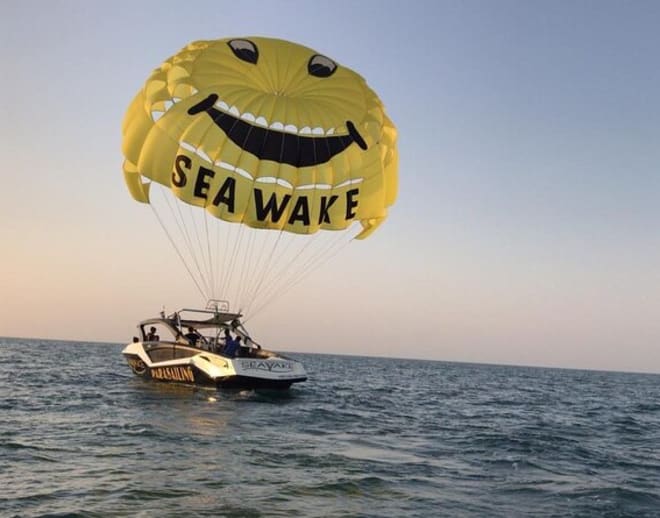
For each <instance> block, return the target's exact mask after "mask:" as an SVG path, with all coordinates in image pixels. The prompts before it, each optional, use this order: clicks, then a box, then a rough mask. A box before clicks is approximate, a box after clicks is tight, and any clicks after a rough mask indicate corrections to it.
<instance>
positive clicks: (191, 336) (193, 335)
mask: <svg viewBox="0 0 660 518" xmlns="http://www.w3.org/2000/svg"><path fill="white" fill-rule="evenodd" d="M184 336H185V337H186V340H188V341H189V342H190V345H196V344H197V342H198V341H199V339H200V338H201V336H200V335H199V333H198V332H197V331H195V328H194V327H188V332H187V333H186V334H185V335H184Z"/></svg>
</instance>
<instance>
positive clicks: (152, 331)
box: [147, 327, 160, 342]
mask: <svg viewBox="0 0 660 518" xmlns="http://www.w3.org/2000/svg"><path fill="white" fill-rule="evenodd" d="M159 340H160V336H158V335H157V334H156V328H155V327H151V328H150V329H149V334H148V335H147V342H158V341H159Z"/></svg>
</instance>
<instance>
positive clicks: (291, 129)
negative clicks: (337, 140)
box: [151, 88, 336, 136]
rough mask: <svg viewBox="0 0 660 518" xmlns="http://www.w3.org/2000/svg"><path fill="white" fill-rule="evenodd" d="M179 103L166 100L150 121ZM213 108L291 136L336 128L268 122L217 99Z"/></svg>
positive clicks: (325, 132) (329, 132)
mask: <svg viewBox="0 0 660 518" xmlns="http://www.w3.org/2000/svg"><path fill="white" fill-rule="evenodd" d="M196 93H197V90H196V89H195V88H193V89H192V94H191V95H195V94H196ZM179 102H181V98H180V97H172V99H168V100H167V101H164V102H163V109H159V110H153V109H152V110H151V118H152V120H153V121H154V122H156V121H158V119H160V118H161V117H162V116H163V115H165V114H166V113H167V112H168V111H169V110H170V108H172V106H174V105H175V104H177V103H179ZM213 106H214V107H215V108H217V109H218V110H220V111H222V112H225V113H228V114H230V115H232V116H233V117H236V118H237V119H242V120H244V121H247V122H249V123H252V124H255V125H257V126H261V127H262V128H270V129H272V130H275V131H284V132H286V133H291V134H292V135H315V136H323V135H328V136H330V135H334V134H335V131H336V128H328V129H325V128H322V127H320V126H317V127H315V128H313V129H312V128H311V127H310V126H303V127H302V128H298V126H296V125H295V124H290V123H284V122H280V121H274V122H268V119H267V118H266V117H264V116H263V115H255V114H253V113H250V112H245V113H241V111H240V110H239V109H238V107H237V106H235V105H232V106H229V105H228V104H227V103H226V102H225V101H221V100H220V99H218V100H217V101H216V102H215V103H214V104H213Z"/></svg>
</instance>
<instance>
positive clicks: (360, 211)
mask: <svg viewBox="0 0 660 518" xmlns="http://www.w3.org/2000/svg"><path fill="white" fill-rule="evenodd" d="M122 151H123V154H124V164H123V171H124V178H125V181H126V185H127V186H128V190H129V192H130V194H131V195H132V196H133V198H134V199H136V200H137V201H140V202H143V203H148V204H149V205H150V206H151V207H152V209H153V211H154V213H155V214H156V217H157V219H158V221H159V222H160V223H161V225H162V226H163V228H164V230H165V232H166V234H167V235H168V237H169V239H170V241H171V242H172V244H173V246H174V248H175V250H176V252H177V253H178V255H179V257H180V258H181V260H182V261H183V263H184V265H185V267H186V269H187V270H188V273H189V274H190V275H191V277H192V279H193V281H194V283H195V285H196V286H197V288H198V290H199V291H200V293H201V294H202V295H203V296H204V297H205V298H207V299H212V298H224V299H230V300H232V301H233V302H235V303H236V304H238V305H239V306H240V307H241V308H242V309H243V310H244V311H247V310H248V308H250V307H255V306H257V307H261V306H263V305H264V304H265V303H266V302H267V301H270V300H272V299H273V298H275V297H276V296H278V295H279V294H281V293H283V292H284V291H285V290H286V289H288V288H289V287H290V286H291V285H293V284H295V283H296V282H298V281H299V280H300V279H301V278H303V277H304V276H305V275H306V274H307V273H308V272H309V271H311V270H312V269H314V268H315V267H317V266H318V265H319V264H321V263H323V261H325V260H327V259H328V258H329V257H332V255H333V254H334V253H336V251H337V249H338V248H341V247H342V246H344V245H345V244H346V243H347V242H349V241H350V240H351V239H354V238H355V239H364V238H366V237H367V236H369V235H370V234H371V233H372V232H373V231H374V230H375V229H376V228H377V227H378V226H379V225H380V224H381V223H382V222H383V220H384V219H385V218H386V215H387V209H388V207H389V206H391V205H392V204H393V203H394V201H395V198H396V193H397V163H398V155H397V149H396V128H395V126H394V124H393V123H392V121H391V120H390V119H389V118H388V117H387V115H386V114H385V111H384V108H383V104H382V103H381V101H380V99H379V98H378V96H377V95H376V93H375V92H374V91H373V90H371V89H370V88H369V86H368V85H367V83H366V82H365V80H364V79H363V78H362V77H361V76H360V75H359V74H357V73H356V72H354V71H352V70H350V69H349V68H346V67H344V66H341V65H340V64H338V63H337V62H336V61H334V60H332V59H331V58H329V57H326V56H324V55H322V54H319V53H317V52H315V51H314V50H312V49H309V48H307V47H304V46H302V45H298V44H295V43H291V42H288V41H284V40H278V39H271V38H262V37H247V38H233V39H232V38H228V39H220V40H212V41H197V42H193V43H191V44H189V45H188V46H186V47H185V48H183V49H182V50H181V51H180V52H178V53H177V54H175V55H174V56H172V57H171V58H169V59H167V60H166V61H165V62H164V63H163V64H162V65H160V67H158V68H157V69H155V70H154V71H153V72H152V73H151V75H150V76H149V78H148V79H147V81H146V82H145V84H144V86H143V87H142V89H141V90H140V91H139V92H138V93H137V95H136V96H135V98H134V99H133V102H132V103H131V105H130V106H129V108H128V111H127V113H126V116H125V119H124V123H123V142H122Z"/></svg>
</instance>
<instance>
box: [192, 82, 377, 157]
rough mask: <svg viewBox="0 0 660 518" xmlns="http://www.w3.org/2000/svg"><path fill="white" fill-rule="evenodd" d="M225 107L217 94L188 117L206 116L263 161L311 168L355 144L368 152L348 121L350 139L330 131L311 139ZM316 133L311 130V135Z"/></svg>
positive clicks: (193, 110) (199, 104)
mask: <svg viewBox="0 0 660 518" xmlns="http://www.w3.org/2000/svg"><path fill="white" fill-rule="evenodd" d="M225 106H226V105H225V104H224V103H221V102H219V97H218V96H217V95H216V94H211V95H209V96H208V97H207V98H206V99H204V100H203V101H201V102H199V103H197V104H196V105H194V106H193V107H191V108H189V109H188V114H189V115H197V114H199V113H202V112H206V113H207V114H208V115H209V117H211V119H212V120H213V122H215V124H216V125H217V126H218V127H219V128H220V129H221V130H222V131H224V132H225V134H226V135H227V137H229V139H230V140H231V141H232V142H233V143H234V144H236V145H237V146H239V147H240V148H241V149H243V150H244V151H247V152H248V153H251V154H253V155H254V156H256V157H257V158H259V159H261V160H272V161H274V162H279V163H282V164H289V165H292V166H294V167H309V166H314V165H318V164H324V163H325V162H328V161H329V160H330V159H331V158H332V157H334V156H335V155H338V154H339V153H341V152H342V151H344V150H345V149H346V148H347V147H348V146H350V145H351V144H352V143H353V142H355V143H356V144H357V145H358V146H359V147H360V148H361V149H363V150H366V149H367V143H366V142H365V141H364V139H363V138H362V136H361V135H360V133H359V132H358V130H357V128H356V127H355V125H354V124H353V123H352V122H351V121H346V128H347V129H348V135H331V134H330V131H328V132H327V133H326V134H325V135H318V136H315V135H311V136H308V135H307V134H304V133H305V131H304V129H303V130H301V131H298V130H297V128H295V127H289V126H286V127H285V126H282V128H283V130H284V131H281V130H279V129H275V128H273V127H272V126H271V127H268V128H267V127H262V126H259V125H257V124H253V123H252V122H251V121H250V120H246V116H245V115H243V116H241V114H240V113H239V112H237V111H236V110H235V109H234V110H233V111H230V110H229V109H225V108H224V107H225ZM232 108H233V107H232ZM287 129H291V131H287ZM307 129H308V130H309V128H307ZM293 130H295V131H293ZM331 131H332V130H331ZM312 132H313V130H309V133H312Z"/></svg>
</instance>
